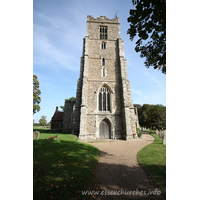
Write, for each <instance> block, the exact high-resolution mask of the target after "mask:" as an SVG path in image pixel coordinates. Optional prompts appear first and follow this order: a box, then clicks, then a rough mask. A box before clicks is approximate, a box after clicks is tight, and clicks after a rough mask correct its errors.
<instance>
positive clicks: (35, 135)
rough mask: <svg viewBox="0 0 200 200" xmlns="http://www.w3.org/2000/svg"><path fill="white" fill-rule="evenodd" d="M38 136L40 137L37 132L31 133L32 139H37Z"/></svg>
mask: <svg viewBox="0 0 200 200" xmlns="http://www.w3.org/2000/svg"><path fill="white" fill-rule="evenodd" d="M39 135H40V132H39V131H35V132H33V139H39Z"/></svg>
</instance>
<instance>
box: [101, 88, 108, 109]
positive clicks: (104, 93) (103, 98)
mask: <svg viewBox="0 0 200 200" xmlns="http://www.w3.org/2000/svg"><path fill="white" fill-rule="evenodd" d="M99 111H110V90H109V88H108V87H106V86H102V87H101V89H100V90H99Z"/></svg>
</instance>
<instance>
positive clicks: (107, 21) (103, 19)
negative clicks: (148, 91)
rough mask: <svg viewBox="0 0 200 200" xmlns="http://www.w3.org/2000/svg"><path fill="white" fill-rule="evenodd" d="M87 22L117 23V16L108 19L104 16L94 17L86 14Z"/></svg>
mask: <svg viewBox="0 0 200 200" xmlns="http://www.w3.org/2000/svg"><path fill="white" fill-rule="evenodd" d="M87 22H98V23H99V22H101V23H119V17H115V18H114V19H109V18H107V17H106V16H100V17H97V18H94V17H92V16H91V15H88V16H87Z"/></svg>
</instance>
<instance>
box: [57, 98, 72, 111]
mask: <svg viewBox="0 0 200 200" xmlns="http://www.w3.org/2000/svg"><path fill="white" fill-rule="evenodd" d="M65 101H76V98H75V97H70V98H69V99H65ZM60 108H61V109H62V111H63V112H64V109H65V106H60Z"/></svg>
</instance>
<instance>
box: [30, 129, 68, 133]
mask: <svg viewBox="0 0 200 200" xmlns="http://www.w3.org/2000/svg"><path fill="white" fill-rule="evenodd" d="M34 131H39V132H40V133H46V134H50V133H58V134H70V133H63V132H62V131H59V130H52V131H51V130H48V129H44V128H34V129H33V132H34Z"/></svg>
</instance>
